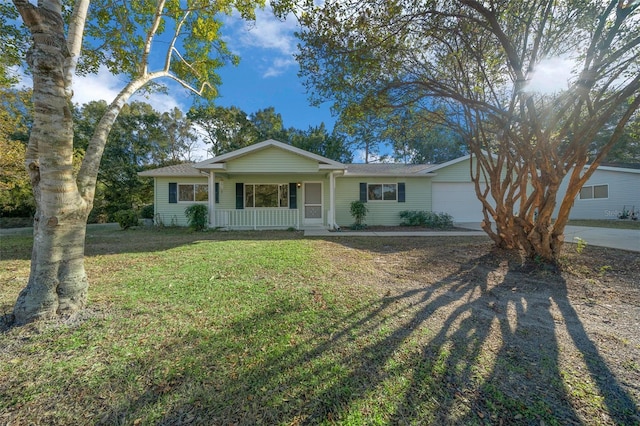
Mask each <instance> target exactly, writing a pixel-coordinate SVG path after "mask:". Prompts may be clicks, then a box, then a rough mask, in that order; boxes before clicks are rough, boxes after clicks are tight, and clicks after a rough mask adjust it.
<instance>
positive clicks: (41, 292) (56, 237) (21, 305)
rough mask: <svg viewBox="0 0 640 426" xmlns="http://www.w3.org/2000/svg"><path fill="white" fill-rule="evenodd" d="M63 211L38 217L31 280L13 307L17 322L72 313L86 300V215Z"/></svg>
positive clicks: (18, 323) (87, 284)
mask: <svg viewBox="0 0 640 426" xmlns="http://www.w3.org/2000/svg"><path fill="white" fill-rule="evenodd" d="M60 213H63V214H62V215H60V216H51V217H49V218H47V217H45V216H44V215H41V216H40V217H39V218H36V220H35V223H34V225H35V227H34V243H33V253H32V257H31V273H30V276H29V282H28V284H27V286H26V287H25V288H24V289H23V290H22V291H21V292H20V295H19V296H18V299H17V301H16V304H15V306H14V309H13V314H14V319H15V323H16V325H22V324H25V323H28V322H31V321H35V320H38V319H47V318H55V317H62V316H66V315H71V314H73V313H74V312H76V311H78V310H80V309H82V308H83V307H84V306H85V304H86V302H87V290H88V287H89V283H88V280H87V275H86V273H85V270H84V237H85V229H86V216H84V213H83V212H81V211H80V212H78V211H72V212H60Z"/></svg>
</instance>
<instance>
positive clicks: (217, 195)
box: [215, 182, 220, 204]
mask: <svg viewBox="0 0 640 426" xmlns="http://www.w3.org/2000/svg"><path fill="white" fill-rule="evenodd" d="M215 197H216V204H218V203H219V202H220V182H216V195H215Z"/></svg>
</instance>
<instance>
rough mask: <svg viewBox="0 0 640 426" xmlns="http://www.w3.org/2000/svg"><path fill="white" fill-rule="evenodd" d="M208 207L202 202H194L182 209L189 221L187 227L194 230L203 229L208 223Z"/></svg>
mask: <svg viewBox="0 0 640 426" xmlns="http://www.w3.org/2000/svg"><path fill="white" fill-rule="evenodd" d="M207 212H208V209H207V206H206V205H204V204H194V205H192V206H189V207H187V208H186V209H185V210H184V214H185V215H186V216H187V220H188V221H189V227H190V228H191V229H193V230H195V231H203V230H205V229H206V228H207V225H208V223H209V217H208V214H207Z"/></svg>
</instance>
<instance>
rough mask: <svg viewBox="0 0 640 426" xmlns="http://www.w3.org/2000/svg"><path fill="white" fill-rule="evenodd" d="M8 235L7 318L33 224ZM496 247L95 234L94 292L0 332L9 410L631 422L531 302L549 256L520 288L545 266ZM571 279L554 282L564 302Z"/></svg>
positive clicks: (1, 401) (46, 418)
mask: <svg viewBox="0 0 640 426" xmlns="http://www.w3.org/2000/svg"><path fill="white" fill-rule="evenodd" d="M1 243H2V250H3V256H2V260H0V285H1V287H2V292H0V314H8V313H9V312H10V311H11V306H12V303H13V301H14V300H15V297H16V296H17V294H18V292H19V291H20V289H21V288H22V287H23V286H24V285H25V282H26V279H27V277H28V273H29V260H28V258H29V254H30V245H31V239H30V237H28V236H21V235H16V236H3V238H2V242H1ZM588 250H591V248H589V249H588ZM593 250H597V249H593ZM569 252H571V251H570V250H569ZM494 256H495V254H494V253H493V252H492V250H491V245H490V244H489V243H488V242H487V240H486V238H472V237H464V238H463V237H452V238H419V239H413V240H409V241H407V239H404V240H402V239H391V238H384V239H381V238H377V239H366V238H360V239H358V238H343V239H332V240H322V239H304V238H302V237H301V234H300V233H298V232H247V233H240V232H229V233H226V232H208V233H201V234H197V233H188V232H186V231H182V230H176V229H165V230H162V231H161V232H158V231H155V230H146V229H138V230H130V231H114V230H110V229H97V230H94V231H91V230H90V231H89V234H88V236H87V258H86V267H87V272H88V274H89V277H90V280H91V283H92V286H91V288H90V304H89V306H88V308H87V309H86V310H85V311H84V312H82V313H81V314H80V315H79V316H78V317H76V318H73V319H69V320H68V321H63V322H49V323H37V324H33V325H28V326H25V327H22V328H12V329H8V330H4V331H2V333H0V424H5V423H10V424H109V425H112V424H126V425H131V424H133V425H138V424H171V425H173V424H203V425H205V424H206V425H214V424H215V425H218V424H220V425H225V424H246V425H254V424H263V425H278V424H281V425H301V424H345V425H372V424H374V425H375V424H380V425H382V424H430V423H433V424H447V423H448V424H478V425H482V424H501V423H504V424H542V422H544V423H545V424H547V425H553V424H566V423H580V422H585V423H592V424H593V423H598V424H607V423H611V422H612V421H613V420H611V419H623V420H624V419H627V418H629V419H631V418H632V417H625V416H631V415H632V414H631V412H632V411H633V407H632V405H630V404H631V402H630V400H629V398H628V397H625V396H624V393H623V394H621V395H618V394H617V393H616V389H619V385H617V384H616V383H615V382H614V383H613V384H612V383H610V381H611V378H610V376H609V375H607V374H608V373H607V372H606V369H603V370H602V371H600V372H599V373H598V374H599V376H591V375H590V374H585V373H584V372H585V369H587V367H588V366H589V365H590V364H589V362H592V361H593V359H592V358H589V359H588V360H587V361H585V360H584V358H587V356H586V355H585V356H582V355H581V353H580V350H579V349H580V348H578V349H576V347H575V346H574V344H573V343H572V341H571V340H569V341H568V342H564V343H567V345H565V344H564V343H563V345H562V346H561V348H560V347H558V344H557V342H556V337H555V335H554V334H553V333H549V330H553V328H554V327H555V326H557V324H558V322H559V321H561V318H562V315H563V313H562V312H564V311H562V312H560V311H559V312H556V313H553V315H552V314H550V313H549V312H547V311H546V310H544V309H547V308H545V306H547V304H548V300H549V299H550V298H551V297H552V296H550V295H549V294H543V295H542V297H541V299H540V300H541V302H535V303H534V299H533V298H532V297H533V296H532V293H531V292H532V291H535V292H539V291H541V290H540V289H541V288H546V286H547V285H548V284H547V283H549V282H552V281H553V280H555V279H556V278H553V277H550V276H549V275H548V272H546V271H540V274H542V275H540V277H541V278H540V281H539V284H535V285H532V287H531V289H530V290H527V286H528V284H527V280H530V279H532V277H536V276H537V275H536V273H534V274H533V275H531V271H530V270H523V271H522V272H519V270H518V269H514V270H513V271H511V270H505V269H504V268H505V265H507V264H508V263H509V262H510V260H508V259H509V258H505V260H501V259H496V258H495V257H494ZM574 256H576V259H577V262H580V259H585V261H584V262H585V265H591V263H590V262H593V261H592V260H591V259H589V258H587V257H586V256H587V255H586V254H583V255H582V256H577V255H575V253H574ZM598 258H599V259H600V258H601V257H598ZM602 261H604V262H606V259H602ZM627 263H628V262H627ZM606 264H607V265H610V266H611V267H612V269H613V270H615V269H616V268H617V266H616V264H614V263H611V262H609V263H606ZM595 266H597V265H595ZM586 267H587V266H585V268H586ZM507 268H508V266H507ZM505 274H507V275H511V274H523V275H517V276H516V275H514V278H513V279H514V280H516V281H514V283H511V282H510V281H509V280H510V279H511V278H508V277H507V275H505ZM594 276H595V275H594ZM561 282H564V281H561ZM501 283H503V284H501ZM559 285H560V286H559V287H557V288H559V289H561V288H562V284H559ZM554 286H555V284H554ZM554 286H552V287H551V288H552V290H549V291H551V292H552V293H550V294H555V293H553V292H554V291H555V290H553V289H554V288H556V287H554ZM502 287H504V296H497V295H498V294H502V292H503V290H502ZM521 289H522V291H524V293H522V292H520V290H521ZM533 289H535V290H533ZM545 291H548V289H547V290H545ZM563 294H564V293H562V292H560V293H558V294H555V295H554V296H553V298H554V300H556V301H557V302H554V303H558V304H559V305H558V306H560V307H561V308H562V307H563V306H564V305H563V304H564V303H565V302H564V301H562V300H561V299H562V297H565V296H562V295H563ZM511 299H513V303H514V304H513V306H511V305H510V303H511V302H509V300H511ZM528 300H530V302H528ZM503 302H504V305H503ZM522 303H524V307H525V308H522ZM607 303H608V304H610V303H612V302H611V301H610V300H608V301H607ZM528 304H529V305H528ZM510 306H511V307H510ZM554 306H555V305H554ZM539 307H542V309H543V311H542V314H539V313H536V311H535V310H536V309H539ZM510 309H513V313H517V312H518V310H521V309H524V311H525V312H520V314H519V315H523V320H524V321H523V322H520V321H518V320H515V322H514V321H512V320H510V319H508V318H506V316H505V315H506V313H508V312H509V310H510ZM562 309H564V308H562ZM545 312H546V313H545ZM564 315H566V312H564ZM529 318H531V319H534V321H533V323H529V324H528V325H527V321H530V319H529ZM572 321H573V320H572ZM567 322H568V323H569V322H570V321H568V320H567ZM531 324H533V325H531ZM599 324H601V323H599ZM600 326H601V325H600ZM540 327H542V328H540ZM548 327H549V328H548ZM526 345H531V347H530V348H529V349H527V347H526ZM579 346H580V345H579ZM576 351H577V353H578V356H575V357H574V356H573V354H574V352H576ZM560 352H562V356H560V355H559V353H560ZM636 352H637V351H636ZM588 356H589V357H593V356H595V355H593V354H589V355H588ZM620 356H621V357H622V356H625V355H624V353H622V352H621V353H620ZM585 362H587V364H585ZM598 362H599V361H598ZM631 373H633V372H631ZM636 373H637V372H636ZM599 377H602V378H603V379H602V380H604V381H606V383H607V385H606V386H600V385H601V382H600V378H599ZM571 389H587V390H588V391H589V392H586V391H585V393H583V394H579V393H576V392H573V391H571ZM612 389H613V391H612ZM609 392H611V393H609ZM636 402H637V401H636ZM616 416H618V417H616Z"/></svg>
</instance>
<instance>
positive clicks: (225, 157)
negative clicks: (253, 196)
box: [193, 139, 346, 170]
mask: <svg viewBox="0 0 640 426" xmlns="http://www.w3.org/2000/svg"><path fill="white" fill-rule="evenodd" d="M270 147H275V148H280V149H282V150H284V151H288V152H291V153H293V154H296V155H300V156H301V157H305V158H308V159H310V160H315V161H317V162H319V163H323V164H321V165H320V167H321V168H323V169H340V170H342V169H344V168H345V167H346V166H345V165H344V164H342V163H339V162H337V161H334V160H330V159H328V158H326V157H323V156H321V155H317V154H313V153H311V152H308V151H305V150H303V149H300V148H296V147H295V146H291V145H287V144H285V143H282V142H278V141H276V140H273V139H268V140H266V141H263V142H259V143H257V144H254V145H249V146H246V147H244V148H240V149H238V150H236V151H232V152H228V153H226V154H222V155H219V156H217V157H213V158H210V159H208V160H204V161H201V162H199V163H196V164H194V166H193V167H195V168H196V169H212V168H220V163H224V162H227V161H229V160H232V159H234V158H238V157H242V156H244V155H247V154H250V153H252V152H257V151H260V150H263V149H265V148H270Z"/></svg>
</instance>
